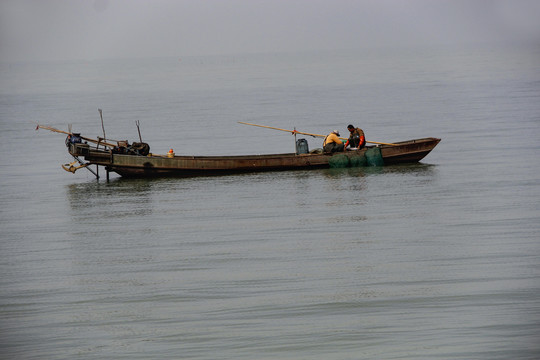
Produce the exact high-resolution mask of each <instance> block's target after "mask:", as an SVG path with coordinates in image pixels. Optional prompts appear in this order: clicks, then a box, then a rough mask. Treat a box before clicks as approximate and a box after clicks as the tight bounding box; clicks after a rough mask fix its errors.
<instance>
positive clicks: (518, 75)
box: [0, 48, 540, 359]
mask: <svg viewBox="0 0 540 360" xmlns="http://www.w3.org/2000/svg"><path fill="white" fill-rule="evenodd" d="M538 59H540V51H539V50H538V49H531V48H513V49H474V50H472V49H469V50H467V51H465V50H463V49H461V50H459V51H450V50H448V51H446V50H445V51H433V50H429V51H428V50H425V51H420V52H418V51H416V52H412V51H411V52H409V51H403V50H400V51H397V50H396V51H391V52H390V51H388V52H373V53H347V52H343V53H336V54H318V53H313V54H276V55H259V56H247V55H238V56H231V57H201V58H186V59H181V61H179V60H178V59H154V60H122V61H119V60H117V61H94V62H71V63H42V64H2V65H1V67H0V70H1V71H0V80H1V81H0V84H1V85H0V104H1V106H0V136H1V143H0V150H1V151H2V154H3V156H2V157H1V158H0V169H1V176H0V185H1V187H0V188H1V190H0V199H1V203H2V207H1V208H0V250H1V251H0V254H1V255H0V274H1V275H0V355H1V356H0V357H1V358H5V359H74V358H80V359H103V358H106V359H137V358H140V359H153V358H159V359H164V358H165V359H167V358H168V359H538V358H539V357H540V345H538V344H540V341H539V339H540V302H539V301H540V244H539V240H540V237H539V234H540V206H539V202H538V199H539V198H540V172H539V170H538V166H539V165H540V161H539V159H540V157H539V155H540V146H539V145H538V138H539V136H540V62H539V61H538ZM98 108H102V109H103V111H104V119H105V127H106V130H107V135H108V136H109V137H111V138H116V139H125V138H128V139H130V140H131V141H133V140H137V138H138V135H137V130H136V127H135V125H134V121H135V120H140V121H141V130H142V135H143V140H145V141H147V142H149V143H150V145H151V147H152V151H153V152H154V153H166V152H167V151H168V149H169V148H174V150H175V152H176V153H177V154H201V155H210V154H247V153H273V152H290V151H292V149H293V142H294V140H293V137H291V136H290V135H289V134H287V133H281V132H274V131H272V130H265V129H258V128H253V127H248V126H244V125H239V124H237V123H236V122H237V121H250V122H255V123H261V124H265V125H270V126H276V127H281V128H293V127H296V128H297V129H298V130H303V131H308V132H314V133H327V132H329V131H331V130H332V129H334V128H337V129H340V130H341V131H343V132H345V127H346V125H347V124H349V123H353V124H354V125H357V126H360V127H362V128H363V129H364V130H365V132H366V135H367V137H368V140H373V141H383V142H387V141H388V142H391V141H400V140H407V139H411V138H419V137H426V136H435V137H440V138H442V139H443V140H442V142H441V143H440V144H439V145H438V147H437V148H436V149H435V150H434V151H433V153H432V154H430V155H429V156H428V157H426V158H425V160H424V161H423V162H422V163H421V164H417V165H407V166H389V167H384V168H362V169H331V170H313V171H290V172H272V173H260V174H247V175H233V176H222V177H201V178H192V179H171V178H166V179H154V180H126V179H121V178H119V177H113V178H112V179H111V181H110V182H106V181H103V180H99V181H96V180H95V179H94V177H93V175H92V174H90V173H89V172H87V171H85V170H84V169H83V170H79V171H78V172H77V173H76V174H74V175H71V174H68V173H66V172H64V171H63V170H61V168H60V164H62V163H67V162H69V161H70V159H69V156H68V154H67V152H66V149H65V146H64V144H63V142H64V138H63V136H61V135H59V134H53V133H49V132H46V131H43V130H40V131H39V132H35V131H34V130H33V129H34V128H35V124H36V123H37V122H39V123H41V124H48V125H52V126H56V127H58V128H61V129H66V130H67V125H68V124H72V125H73V129H74V130H75V131H80V132H82V133H83V135H86V136H90V137H95V136H98V135H100V134H101V123H100V120H99V114H98V112H97V109H98ZM308 141H309V145H310V148H315V147H320V146H321V144H319V140H317V139H313V138H308Z"/></svg>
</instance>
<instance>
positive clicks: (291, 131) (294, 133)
mask: <svg viewBox="0 0 540 360" xmlns="http://www.w3.org/2000/svg"><path fill="white" fill-rule="evenodd" d="M238 123H239V124H244V125H251V126H258V127H262V128H266V129H273V130H279V131H286V132H290V133H291V134H293V135H296V134H301V135H308V136H313V137H320V138H324V137H326V135H321V134H311V133H307V132H303V131H296V128H295V129H294V130H287V129H281V128H277V127H273V126H266V125H258V124H251V123H247V122H243V121H238ZM340 139H342V140H347V138H340ZM366 142H368V143H371V144H379V145H391V146H397V144H392V143H384V142H379V141H366Z"/></svg>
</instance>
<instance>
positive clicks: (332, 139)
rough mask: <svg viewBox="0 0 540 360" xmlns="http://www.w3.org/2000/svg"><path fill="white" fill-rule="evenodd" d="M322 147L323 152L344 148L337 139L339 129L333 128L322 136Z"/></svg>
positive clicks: (333, 151)
mask: <svg viewBox="0 0 540 360" xmlns="http://www.w3.org/2000/svg"><path fill="white" fill-rule="evenodd" d="M323 149H324V152H325V153H335V152H338V151H343V150H344V149H345V147H344V146H343V142H342V141H341V140H340V139H339V131H337V130H334V131H332V132H331V133H330V134H328V136H326V137H325V138H324V142H323Z"/></svg>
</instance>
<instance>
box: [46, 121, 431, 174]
mask: <svg viewBox="0 0 540 360" xmlns="http://www.w3.org/2000/svg"><path fill="white" fill-rule="evenodd" d="M39 127H41V128H45V129H48V130H51V131H55V132H60V133H64V134H67V135H68V137H67V139H66V145H67V147H68V151H69V153H70V154H71V155H72V156H73V157H74V158H75V159H76V161H75V162H73V163H71V164H66V165H63V168H64V169H65V170H67V171H70V172H75V171H76V170H77V169H79V168H82V167H87V166H88V165H97V166H102V167H104V168H105V170H106V171H107V175H108V173H109V172H115V173H117V174H119V175H121V176H123V177H159V176H179V177H191V176H201V175H222V174H232V173H247V172H260V171H278V170H293V169H314V168H329V167H333V162H334V165H335V164H336V163H337V164H338V165H337V167H340V166H356V165H360V166H362V165H365V164H366V161H364V159H365V158H366V155H368V154H369V153H370V152H374V153H376V154H379V155H376V156H378V157H379V161H380V163H379V165H382V164H384V165H388V164H403V163H415V162H419V161H420V160H421V159H423V158H424V157H425V156H426V155H427V154H429V152H430V151H431V150H433V148H434V147H435V146H436V145H437V144H438V143H439V142H440V140H441V139H438V138H432V137H430V138H422V139H415V140H408V141H402V142H397V143H392V144H386V145H385V144H382V145H381V144H380V143H378V144H377V145H371V146H366V147H365V148H363V149H361V150H352V151H345V152H339V153H334V154H325V153H322V150H320V149H319V151H312V152H308V153H301V154H297V153H285V154H269V155H236V156H177V155H174V154H167V155H155V154H151V153H150V152H149V146H148V145H147V144H145V143H142V142H141V143H133V144H131V145H130V144H128V143H127V142H117V143H116V144H113V143H111V142H110V140H108V142H107V141H103V139H101V138H98V139H97V140H94V139H89V138H85V137H82V136H80V135H79V134H75V133H68V132H64V131H61V130H57V129H54V128H50V127H47V126H41V125H38V128H39ZM337 159H339V160H340V161H339V162H336V161H335V160H337ZM359 160H360V161H359ZM77 163H78V165H77V166H76V165H75V164H77ZM367 163H368V165H369V161H368V162H367ZM334 167H335V166H334ZM89 170H90V169H89ZM94 174H95V175H96V176H97V174H96V173H94Z"/></svg>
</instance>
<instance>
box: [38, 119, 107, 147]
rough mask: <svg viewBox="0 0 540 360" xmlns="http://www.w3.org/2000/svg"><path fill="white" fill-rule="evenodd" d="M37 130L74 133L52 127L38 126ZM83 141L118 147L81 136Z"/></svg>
mask: <svg viewBox="0 0 540 360" xmlns="http://www.w3.org/2000/svg"><path fill="white" fill-rule="evenodd" d="M37 129H45V130H49V131H52V132H57V133H60V134H66V135H73V133H70V132H67V131H63V130H59V129H56V128H53V127H52V126H47V125H39V124H38V126H37V128H36V130H37ZM81 139H83V140H86V141H90V142H92V143H94V144H100V145H106V146H109V147H115V146H116V144H111V143H108V142H104V141H99V140H95V139H91V138H87V137H84V136H81Z"/></svg>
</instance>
